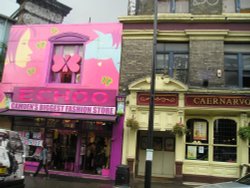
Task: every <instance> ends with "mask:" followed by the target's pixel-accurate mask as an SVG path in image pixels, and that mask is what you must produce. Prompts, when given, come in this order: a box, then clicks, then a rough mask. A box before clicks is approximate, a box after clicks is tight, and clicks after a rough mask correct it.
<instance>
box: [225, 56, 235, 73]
mask: <svg viewBox="0 0 250 188" xmlns="http://www.w3.org/2000/svg"><path fill="white" fill-rule="evenodd" d="M224 62H225V70H238V56H237V55H224Z"/></svg>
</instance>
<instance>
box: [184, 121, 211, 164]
mask: <svg viewBox="0 0 250 188" xmlns="http://www.w3.org/2000/svg"><path fill="white" fill-rule="evenodd" d="M187 128H188V130H189V132H188V134H187V135H186V157H185V158H186V159H189V160H203V161H208V148H209V147H208V141H209V135H208V133H209V132H208V122H207V121H206V120H204V119H189V120H188V121H187Z"/></svg>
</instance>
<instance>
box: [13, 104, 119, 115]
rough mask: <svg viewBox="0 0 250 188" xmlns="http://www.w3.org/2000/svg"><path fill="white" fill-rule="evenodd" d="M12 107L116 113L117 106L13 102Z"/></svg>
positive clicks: (43, 110) (30, 109)
mask: <svg viewBox="0 0 250 188" xmlns="http://www.w3.org/2000/svg"><path fill="white" fill-rule="evenodd" d="M10 109H12V110H24V111H41V112H65V113H79V114H103V115H115V110H116V108H115V107H104V106H80V105H61V104H40V103H20V102H11V103H10Z"/></svg>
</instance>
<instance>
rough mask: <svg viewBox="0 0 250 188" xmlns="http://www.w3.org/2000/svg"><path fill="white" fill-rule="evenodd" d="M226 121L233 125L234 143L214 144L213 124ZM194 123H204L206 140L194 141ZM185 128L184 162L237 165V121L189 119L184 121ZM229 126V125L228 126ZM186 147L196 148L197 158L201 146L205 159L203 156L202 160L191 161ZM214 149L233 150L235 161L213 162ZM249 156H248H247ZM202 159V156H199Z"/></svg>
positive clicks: (230, 119)
mask: <svg viewBox="0 0 250 188" xmlns="http://www.w3.org/2000/svg"><path fill="white" fill-rule="evenodd" d="M221 119H223V120H228V121H233V122H234V124H235V129H236V132H235V139H236V140H235V143H234V144H232V143H230V144H221V143H217V144H215V143H214V136H215V132H214V126H215V122H216V120H221ZM195 122H206V127H207V130H206V131H207V140H196V139H194V137H193V136H194V124H195ZM186 126H187V129H188V130H189V132H188V133H187V135H186V138H185V160H187V161H197V162H198V161H199V162H200V161H203V162H213V163H234V164H235V163H237V162H238V160H239V157H240V156H239V154H238V148H239V146H238V143H239V138H238V134H237V131H238V127H239V124H238V121H237V120H236V119H234V118H223V117H214V118H213V119H212V120H211V119H209V118H200V117H189V118H187V120H186ZM229 126H231V124H230V125H229ZM188 146H196V152H197V157H199V156H198V151H199V147H200V146H203V147H204V148H203V152H206V155H207V159H206V157H205V155H204V157H205V158H204V157H203V158H204V159H203V158H202V159H198V158H197V159H192V158H188V156H187V153H188ZM215 147H227V148H235V150H236V152H235V156H236V159H235V161H229V160H227V161H216V160H214V153H215ZM249 153H250V143H249ZM249 155H250V154H249ZM201 157H202V156H201ZM249 160H250V156H249Z"/></svg>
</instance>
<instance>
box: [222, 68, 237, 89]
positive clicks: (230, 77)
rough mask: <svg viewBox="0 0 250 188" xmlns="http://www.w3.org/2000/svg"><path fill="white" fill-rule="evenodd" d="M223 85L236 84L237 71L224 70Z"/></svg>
mask: <svg viewBox="0 0 250 188" xmlns="http://www.w3.org/2000/svg"><path fill="white" fill-rule="evenodd" d="M225 85H226V86H238V85H239V82H238V72H237V71H234V72H233V71H227V72H225Z"/></svg>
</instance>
